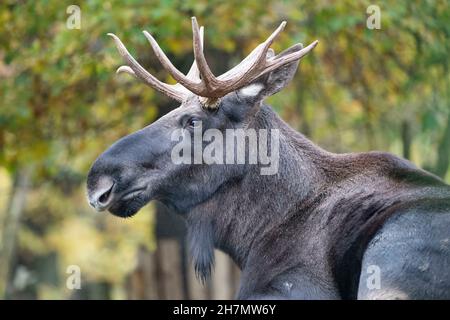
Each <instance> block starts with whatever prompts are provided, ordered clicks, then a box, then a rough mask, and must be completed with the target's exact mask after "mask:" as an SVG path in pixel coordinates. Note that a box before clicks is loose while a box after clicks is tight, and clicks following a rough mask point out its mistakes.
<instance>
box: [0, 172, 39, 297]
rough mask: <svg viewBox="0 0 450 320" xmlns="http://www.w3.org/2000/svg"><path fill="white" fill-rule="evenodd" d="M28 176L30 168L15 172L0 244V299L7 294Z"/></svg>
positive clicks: (27, 185)
mask: <svg viewBox="0 0 450 320" xmlns="http://www.w3.org/2000/svg"><path fill="white" fill-rule="evenodd" d="M30 174H31V169H30V168H23V169H19V170H17V172H16V173H15V175H14V183H13V187H12V192H11V198H10V202H9V205H8V208H7V211H6V216H5V219H4V223H3V228H2V230H3V232H2V242H1V244H0V245H1V248H0V250H1V257H0V298H5V297H6V294H7V286H8V279H9V275H10V267H11V265H12V262H13V260H14V258H15V246H16V236H17V231H18V230H19V225H20V218H21V216H22V213H23V211H24V208H25V203H26V195H27V192H28V187H29V181H30Z"/></svg>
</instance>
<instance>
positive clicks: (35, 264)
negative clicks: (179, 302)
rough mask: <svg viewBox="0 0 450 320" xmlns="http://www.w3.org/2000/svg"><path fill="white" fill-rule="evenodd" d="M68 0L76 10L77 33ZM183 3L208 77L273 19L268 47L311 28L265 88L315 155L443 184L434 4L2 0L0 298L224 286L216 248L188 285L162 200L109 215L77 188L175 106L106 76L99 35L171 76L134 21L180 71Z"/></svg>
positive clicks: (185, 40)
mask: <svg viewBox="0 0 450 320" xmlns="http://www.w3.org/2000/svg"><path fill="white" fill-rule="evenodd" d="M70 5H77V6H79V8H80V10H81V11H80V16H79V18H80V19H79V22H80V23H79V29H78V28H76V27H77V24H76V21H75V22H74V20H73V19H74V16H73V11H72V9H73V7H72V9H69V13H68V11H67V10H68V7H69V6H70ZM370 5H377V6H378V8H379V9H380V19H381V20H380V25H379V26H380V29H373V28H372V29H371V28H368V27H367V19H368V18H370V16H371V13H372V12H371V13H367V10H368V7H369V6H370ZM194 15H195V16H196V17H197V19H198V21H199V23H200V24H201V25H204V26H205V28H206V29H205V47H206V48H205V51H206V56H207V59H208V62H209V64H210V65H211V66H212V69H213V71H214V72H215V73H216V74H220V73H222V72H224V71H225V70H227V69H229V68H231V67H232V66H234V65H235V64H236V63H238V62H239V61H240V60H241V59H242V58H243V57H245V55H246V54H248V53H249V52H250V51H251V50H252V49H253V48H254V47H255V46H256V45H257V44H258V43H260V42H262V41H263V40H265V38H266V37H267V36H268V35H269V34H270V33H271V32H272V31H273V30H274V29H275V28H276V27H277V26H278V25H279V23H280V22H281V21H282V20H287V21H288V24H287V27H286V29H285V31H284V32H283V33H282V35H281V36H280V38H279V39H278V41H276V43H275V44H274V49H275V50H276V51H280V50H282V49H284V48H286V47H288V46H290V45H292V44H294V43H296V42H302V43H304V44H309V43H311V42H312V41H314V40H315V39H318V40H320V44H319V45H318V46H317V47H316V48H315V50H314V51H313V52H312V53H311V54H310V55H308V56H307V57H305V58H304V59H303V60H302V62H301V63H300V70H299V71H298V72H297V75H296V76H295V78H294V80H293V82H292V83H291V84H290V85H289V87H288V88H286V89H285V90H284V91H283V92H282V93H279V94H278V95H276V96H274V97H272V98H270V99H269V102H270V103H271V104H272V105H273V106H274V108H275V109H276V110H277V111H278V112H279V114H280V115H281V116H282V118H283V119H285V120H286V121H288V122H289V124H290V125H292V126H293V127H294V128H296V129H298V130H299V131H301V132H302V133H304V134H305V135H306V136H307V137H309V138H310V139H311V140H313V141H314V142H315V143H317V144H319V145H320V146H322V147H324V148H325V149H328V150H329V151H334V152H350V151H355V152H356V151H367V150H385V151H390V152H392V153H395V154H397V155H400V156H403V157H405V158H408V159H410V160H411V161H413V162H414V163H415V164H417V165H419V166H421V167H423V168H425V169H427V170H429V171H431V172H433V173H435V174H436V175H438V176H440V177H442V178H443V179H445V180H446V181H447V182H450V173H449V172H450V170H449V157H450V116H449V115H450V73H449V63H450V61H449V52H450V24H449V21H450V5H449V2H448V1H445V0H443V1H396V2H394V1H374V2H372V1H353V0H342V1H324V0H316V1H307V0H304V1H280V0H278V1H272V0H265V1H260V0H251V1H242V0H239V1H236V0H228V1H206V0H195V1H194V0H179V1H171V0H158V1H156V0H149V1H138V0H128V1H104V0H91V1H78V2H76V3H73V2H72V1H56V0H53V1H44V0H41V1H25V0H24V1H19V0H18V1H11V0H2V1H1V4H0V298H6V299H13V298H18V299H81V298H89V299H126V298H130V299H140V298H149V299H157V298H159V299H164V298H175V299H177V298H192V299H198V298H232V297H233V295H234V292H235V291H236V290H237V281H238V279H239V271H238V270H237V268H236V267H235V266H234V264H233V263H232V262H231V261H230V260H229V259H228V258H227V257H226V256H225V255H223V254H220V253H217V256H216V270H215V273H214V275H213V277H212V279H211V280H210V281H209V282H207V283H206V284H205V285H202V284H200V283H199V282H198V281H197V280H196V279H195V276H194V273H193V271H192V267H191V264H190V260H189V257H188V255H187V253H186V244H185V241H184V232H185V230H184V225H183V222H182V221H181V220H180V219H178V217H176V216H174V215H173V214H172V213H170V212H167V209H165V208H164V207H163V206H162V205H161V204H158V203H155V202H152V203H150V204H149V205H148V206H146V207H145V208H144V209H143V210H141V212H140V213H139V214H138V215H136V216H135V217H133V218H132V219H119V218H116V217H113V216H112V215H108V214H105V213H95V212H94V211H93V210H92V209H91V208H90V207H89V206H88V204H87V201H86V198H85V179H86V175H87V172H88V170H89V166H90V165H91V163H92V162H93V161H94V160H95V158H96V157H97V156H98V155H99V154H100V153H101V152H102V151H103V150H105V148H107V147H108V146H109V145H110V144H112V143H113V142H114V141H115V140H116V139H118V138H120V137H122V136H124V135H126V134H129V133H131V132H133V131H135V130H137V129H139V128H142V127H143V126H145V125H148V124H150V123H151V122H153V121H154V120H155V119H157V118H158V117H159V116H161V115H163V114H164V113H166V112H168V111H170V110H171V109H173V108H175V107H176V106H177V104H176V103H174V102H173V101H170V100H168V99H167V98H165V97H163V96H162V95H160V94H157V93H156V91H154V90H153V89H150V88H148V87H146V86H145V85H143V84H141V83H140V82H138V81H137V80H135V79H133V78H132V77H130V76H129V75H127V74H120V75H116V74H115V70H116V68H117V67H118V66H119V65H121V63H122V61H121V58H120V56H119V54H118V52H117V50H116V48H115V46H114V44H113V42H112V39H111V38H109V37H107V36H106V33H107V32H114V33H115V34H116V35H118V36H119V37H120V38H121V39H122V41H123V42H124V43H125V44H126V46H127V47H128V49H129V51H130V52H131V53H132V54H133V55H134V57H136V58H137V60H138V61H139V62H140V63H141V64H142V65H143V66H145V67H146V68H147V69H148V70H150V71H151V73H152V74H154V75H156V76H157V77H158V78H159V79H161V80H165V81H169V82H171V81H173V80H172V79H170V78H169V76H168V75H167V73H165V72H164V70H163V68H162V67H161V66H160V65H159V64H158V62H157V60H156V58H155V56H154V55H153V53H152V51H151V48H150V45H149V44H148V43H147V40H146V39H145V37H144V36H143V34H142V32H141V31H142V30H144V29H145V30H148V31H149V32H150V33H152V34H153V35H154V36H155V37H156V39H157V41H158V42H159V44H160V45H161V47H162V48H163V50H165V52H166V53H167V54H168V56H169V58H170V59H171V60H172V61H173V63H174V64H175V66H177V67H178V68H179V69H180V70H182V71H183V72H187V70H188V68H189V66H190V64H191V63H192V60H193V53H192V33H191V26H190V17H191V16H194ZM75 19H76V16H75ZM74 26H75V28H73V27H74ZM274 201H276V199H274ZM74 270H75V271H74ZM78 271H79V273H78ZM77 275H80V277H81V288H79V289H77V288H74V286H73V283H74V282H73V278H71V276H77ZM71 284H72V285H71Z"/></svg>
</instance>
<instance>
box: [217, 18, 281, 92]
mask: <svg viewBox="0 0 450 320" xmlns="http://www.w3.org/2000/svg"><path fill="white" fill-rule="evenodd" d="M285 26H286V21H283V22H282V23H281V24H280V25H279V27H278V28H277V29H276V30H275V31H274V32H272V34H271V35H270V36H269V37H268V38H267V39H266V41H264V42H263V43H261V44H259V45H258V46H257V47H256V48H255V49H253V51H252V52H251V53H250V54H249V55H248V56H247V57H246V58H245V59H244V60H242V62H241V63H239V64H238V65H237V66H235V67H234V68H233V69H231V70H229V71H228V72H226V73H224V74H223V75H221V76H219V78H218V79H219V81H220V82H221V85H222V86H225V87H228V88H229V90H230V91H233V90H236V89H238V88H239V87H240V86H242V85H244V84H245V83H246V82H249V81H252V80H254V79H255V78H256V77H257V76H256V77H255V74H257V75H258V76H259V73H260V72H261V70H263V69H264V68H265V67H266V58H267V52H268V50H269V48H270V46H271V45H272V43H273V41H274V40H275V39H276V38H277V36H278V35H279V34H280V33H281V31H283V30H284V27H285Z"/></svg>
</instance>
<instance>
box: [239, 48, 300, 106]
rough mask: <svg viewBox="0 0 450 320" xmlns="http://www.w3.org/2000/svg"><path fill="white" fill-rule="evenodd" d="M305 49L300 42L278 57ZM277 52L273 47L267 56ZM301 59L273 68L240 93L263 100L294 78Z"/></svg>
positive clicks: (269, 56)
mask: <svg viewBox="0 0 450 320" xmlns="http://www.w3.org/2000/svg"><path fill="white" fill-rule="evenodd" d="M302 49H303V45H302V44H301V43H298V44H296V45H294V46H292V47H290V48H288V49H286V50H284V51H283V52H281V53H280V54H279V55H278V57H283V56H286V55H288V54H290V53H293V52H296V51H299V50H302ZM274 55H275V54H274V52H273V50H272V49H270V50H269V51H268V53H267V58H271V57H273V56H274ZM299 62H300V60H296V61H293V62H291V63H288V64H286V65H284V66H281V67H279V68H278V69H275V70H273V71H272V72H270V73H268V74H265V75H263V76H261V77H259V78H258V79H256V80H255V81H253V82H252V83H251V84H249V85H247V86H245V87H244V88H242V89H240V90H239V94H240V95H243V96H245V97H248V98H253V99H255V100H262V99H264V98H266V97H269V96H271V95H273V94H275V93H277V92H278V91H280V90H281V89H283V88H284V87H285V86H287V85H288V83H289V82H290V81H291V80H292V78H293V77H294V75H295V72H296V71H297V67H298V64H299Z"/></svg>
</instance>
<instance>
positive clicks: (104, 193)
mask: <svg viewBox="0 0 450 320" xmlns="http://www.w3.org/2000/svg"><path fill="white" fill-rule="evenodd" d="M114 186H115V183H114V181H112V179H110V178H107V177H104V178H102V179H100V180H99V181H98V182H97V186H96V188H95V189H97V190H95V189H94V190H92V191H91V192H92V193H91V195H90V196H89V204H90V205H91V206H92V207H93V208H94V209H96V210H97V211H103V210H105V209H107V208H108V206H109V205H110V204H111V203H112V201H113V198H114V195H113V191H114Z"/></svg>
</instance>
